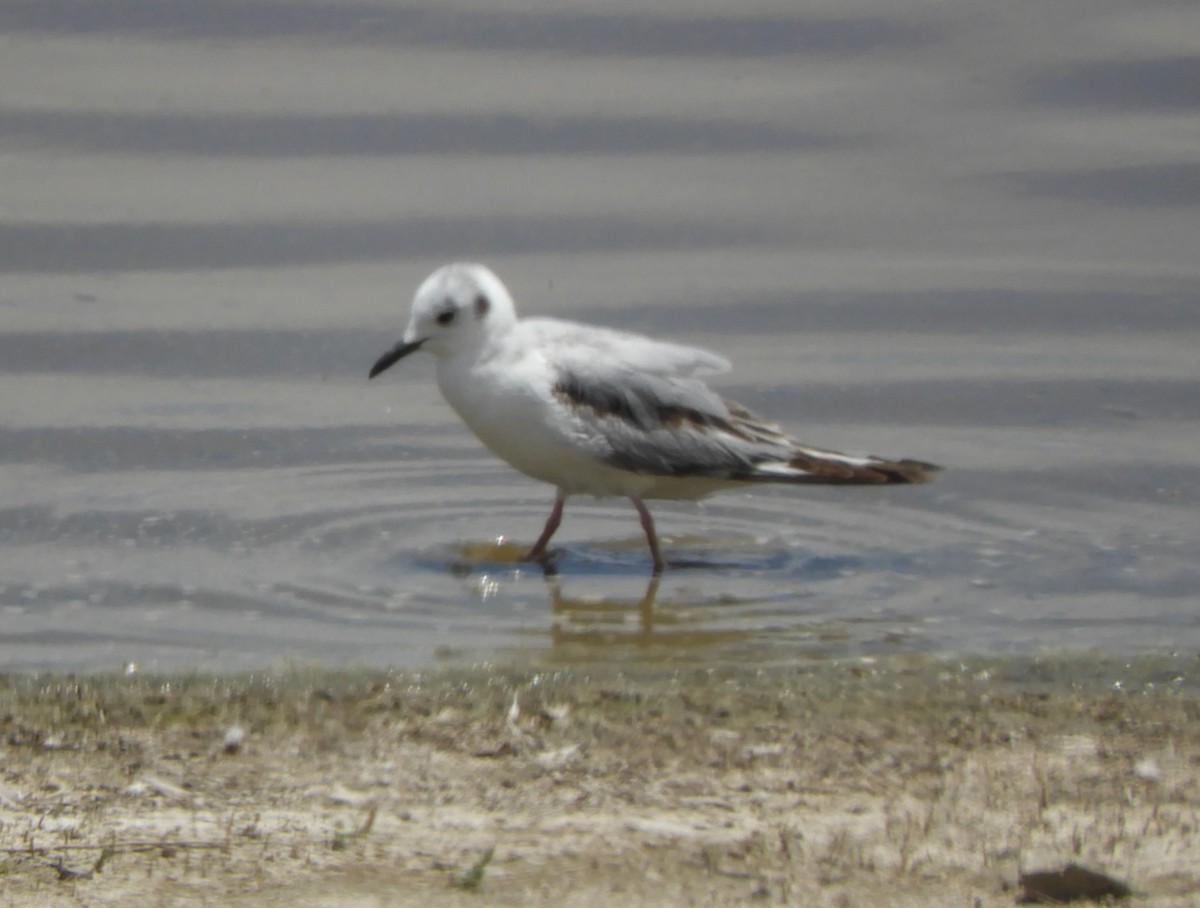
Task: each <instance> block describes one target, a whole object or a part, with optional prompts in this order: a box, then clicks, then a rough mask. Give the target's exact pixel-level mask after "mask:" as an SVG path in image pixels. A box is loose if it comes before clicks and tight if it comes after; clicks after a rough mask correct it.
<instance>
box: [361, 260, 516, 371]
mask: <svg viewBox="0 0 1200 908" xmlns="http://www.w3.org/2000/svg"><path fill="white" fill-rule="evenodd" d="M516 319H517V313H516V307H515V306H514V305H513V301H512V297H511V296H510V295H509V293H508V288H507V287H505V286H504V284H502V283H501V282H500V278H498V277H496V275H494V274H493V273H492V272H491V271H490V270H489V269H488V268H486V267H484V266H483V265H474V264H470V263H466V262H456V263H454V264H453V265H444V266H443V267H441V268H439V269H438V270H437V271H435V272H433V274H431V275H429V277H427V278H425V281H424V283H422V284H421V286H420V287H418V288H417V293H416V295H415V296H414V297H413V302H412V314H411V315H410V316H409V319H408V327H407V328H405V329H404V337H403V338H402V339H401V341H400V343H398V344H396V346H395V347H393V348H392V349H391V350H389V351H388V352H387V353H385V354H384V355H383V356H381V357H380V358H379V361H378V362H376V363H375V365H374V366H373V367H372V368H371V378H374V377H375V376H376V375H378V374H379V373H380V372H382V371H383V370H384V369H387V368H388V367H390V366H392V365H395V364H396V363H397V362H399V361H400V360H401V359H403V358H404V357H405V356H408V354H410V353H412V352H414V351H416V350H428V351H429V352H430V353H432V354H433V355H434V356H436V357H438V358H439V359H445V358H446V357H449V356H454V355H456V354H458V353H464V352H469V351H472V350H478V349H479V348H480V347H482V346H483V344H484V343H485V342H486V341H487V339H488V338H489V337H491V336H493V335H494V334H495V333H496V332H498V331H502V330H504V329H506V328H508V327H509V326H511V325H512V323H513V322H515V321H516Z"/></svg>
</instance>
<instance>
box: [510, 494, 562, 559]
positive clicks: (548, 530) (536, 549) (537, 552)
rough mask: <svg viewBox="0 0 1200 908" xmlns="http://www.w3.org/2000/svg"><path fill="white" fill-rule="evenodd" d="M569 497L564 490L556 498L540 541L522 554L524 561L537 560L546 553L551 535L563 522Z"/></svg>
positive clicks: (539, 538)
mask: <svg viewBox="0 0 1200 908" xmlns="http://www.w3.org/2000/svg"><path fill="white" fill-rule="evenodd" d="M566 501H567V499H566V498H565V497H564V496H563V493H562V492H559V493H558V496H557V497H556V498H555V499H554V507H553V508H552V509H551V511H550V516H549V518H547V520H546V525H545V526H544V527H543V528H542V535H541V536H539V537H538V541H537V542H535V543H534V544H533V548H531V549H530V550H529V551H528V552H526V553H525V554H524V555H522V556H521V560H522V561H537V560H538V559H539V558H541V557H542V556H543V555H544V554H546V546H547V545H549V543H550V537H551V536H553V535H554V533H555V531H556V530H557V529H558V525H559V524H560V523H562V512H563V505H564V504H566Z"/></svg>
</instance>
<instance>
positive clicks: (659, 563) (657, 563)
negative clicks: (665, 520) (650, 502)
mask: <svg viewBox="0 0 1200 908" xmlns="http://www.w3.org/2000/svg"><path fill="white" fill-rule="evenodd" d="M629 500H630V501H632V502H633V506H634V507H635V508H637V512H638V516H639V517H641V518H642V529H643V530H645V531H646V541H647V542H648V543H650V558H651V559H652V560H653V562H654V576H656V577H657V576H658V575H659V574H661V573H662V572H663V568H664V567H666V562H665V561H663V556H662V552H661V551H659V548H658V533H656V532H655V530H654V518H653V517H651V516H650V511H649V509H648V508H647V507H646V505H645V504H643V503H642V499H640V498H630V499H629Z"/></svg>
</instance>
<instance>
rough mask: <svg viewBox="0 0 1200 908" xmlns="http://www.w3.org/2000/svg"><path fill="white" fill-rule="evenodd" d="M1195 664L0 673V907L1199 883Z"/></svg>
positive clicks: (1152, 898) (912, 894) (990, 894)
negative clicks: (1073, 875)
mask: <svg viewBox="0 0 1200 908" xmlns="http://www.w3.org/2000/svg"><path fill="white" fill-rule="evenodd" d="M1198 671H1200V663H1198V662H1197V661H1196V659H1195V658H1194V657H1193V658H1182V657H1165V656H1164V657H1155V658H1143V659H1139V660H1135V661H1132V662H1130V661H1122V660H1113V659H1105V658H1102V657H1098V656H1097V657H1088V658H1081V657H1071V658H1051V657H1045V658H1040V659H1038V658H1028V659H1019V660H1007V661H997V660H971V661H967V662H943V661H937V660H924V659H911V658H909V659H904V658H898V659H891V660H855V661H848V662H844V663H834V662H827V663H823V664H816V665H812V666H807V667H804V668H792V669H777V670H770V671H756V670H747V669H739V668H735V667H715V668H712V669H698V668H686V669H680V670H677V671H664V670H662V669H661V668H657V669H656V668H649V667H641V668H639V667H637V666H636V665H628V666H625V667H624V668H622V669H615V668H608V669H605V668H594V669H593V668H589V669H587V670H586V671H584V670H572V669H554V668H535V667H526V668H522V669H516V668H502V667H498V666H489V667H479V668H475V669H452V670H444V671H439V672H434V673H431V674H426V675H416V674H404V673H382V672H361V673H341V674H329V673H323V672H315V671H305V670H300V669H291V670H286V671H282V672H275V673H272V672H265V673H256V674H255V675H252V676H237V677H213V676H189V677H157V678H152V677H144V676H138V675H134V676H131V677H81V678H68V677H44V678H32V677H7V678H5V679H3V682H2V686H0V700H2V701H3V702H2V704H0V714H2V715H3V717H4V719H3V729H4V742H5V743H4V750H3V752H2V753H3V762H4V776H3V784H2V787H0V821H2V825H0V830H2V832H0V846H2V847H3V849H4V855H3V858H2V859H0V868H2V871H3V874H4V892H5V895H6V896H7V898H8V900H9V902H10V903H11V904H21V905H31V906H43V905H45V906H50V905H60V904H76V903H80V904H89V905H105V904H161V905H193V904H196V905H199V904H214V903H220V904H227V905H262V906H273V905H292V906H297V908H299V906H340V905H346V906H349V905H363V904H381V905H421V904H427V903H428V902H429V900H430V899H435V900H436V902H437V903H438V904H447V905H460V904H461V905H469V904H495V905H596V904H615V903H621V904H647V905H651V904H698V905H727V904H739V903H743V902H754V903H759V904H803V905H818V906H825V905H828V906H844V905H861V904H888V905H914V906H915V905H935V906H937V905H946V906H951V905H953V906H961V905H964V904H965V905H971V904H975V905H980V906H989V905H1011V904H1013V903H1014V901H1015V899H1016V898H1017V896H1018V895H1019V894H1020V891H1021V890H1020V888H1019V886H1018V879H1019V877H1020V875H1021V874H1022V873H1029V872H1032V871H1039V870H1049V869H1056V868H1061V867H1062V866H1064V865H1066V864H1070V863H1075V864H1080V865H1082V866H1084V867H1087V868H1089V869H1091V870H1095V871H1098V872H1103V873H1105V874H1108V875H1109V876H1111V877H1113V878H1115V879H1117V880H1120V881H1123V882H1124V883H1125V884H1127V885H1128V886H1130V887H1131V888H1132V890H1133V891H1134V893H1135V897H1134V904H1147V905H1149V904H1153V905H1164V906H1184V905H1190V904H1194V901H1195V899H1196V897H1197V894H1198V893H1200V875H1198V874H1197V872H1196V867H1197V866H1200V862H1198V858H1200V847H1198V845H1197V842H1200V838H1198V837H1197V836H1196V834H1195V831H1196V828H1197V824H1198V823H1200V784H1198V782H1197V774H1196V765H1197V763H1198V762H1200V722H1198V721H1197V719H1198V718H1200V715H1198V714H1200V695H1198V688H1197V683H1196V680H1197V672H1198Z"/></svg>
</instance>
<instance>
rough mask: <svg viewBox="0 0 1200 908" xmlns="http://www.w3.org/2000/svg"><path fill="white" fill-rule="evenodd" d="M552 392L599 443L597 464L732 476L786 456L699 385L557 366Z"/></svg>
mask: <svg viewBox="0 0 1200 908" xmlns="http://www.w3.org/2000/svg"><path fill="white" fill-rule="evenodd" d="M554 393H555V395H556V396H557V397H558V398H559V400H560V401H561V402H562V403H563V404H564V405H565V406H566V407H567V408H568V409H569V410H570V412H571V414H572V416H573V418H574V420H575V421H576V424H577V425H578V426H579V428H581V429H582V430H583V431H584V432H586V433H587V434H588V435H591V436H592V437H593V439H594V440H598V441H599V442H600V444H599V445H595V444H594V445H593V449H594V450H597V449H598V451H599V454H600V457H601V459H602V460H604V462H605V463H607V464H609V465H610V466H614V467H618V468H620V469H623V470H630V471H632V472H635V473H646V474H651V475H655V476H706V477H716V478H733V477H736V476H738V475H743V474H746V473H748V472H750V471H751V470H752V469H753V467H754V464H756V463H760V462H762V461H764V460H770V459H778V458H780V457H784V456H786V453H787V446H786V443H785V440H784V439H783V437H782V436H780V435H778V433H776V432H775V431H774V427H773V426H770V425H769V424H766V423H740V422H739V421H738V417H737V415H736V414H735V413H733V412H732V411H731V410H730V405H729V404H728V403H727V402H726V401H725V400H723V399H722V398H721V397H720V396H719V395H717V394H715V393H714V392H713V391H712V390H710V389H709V388H708V387H707V386H706V385H705V384H704V383H703V382H702V381H700V380H698V379H694V378H673V377H668V376H662V375H654V374H649V373H646V372H641V371H638V370H634V369H629V368H621V367H614V366H613V364H611V363H600V364H597V363H594V364H592V366H591V367H588V366H582V367H576V368H574V369H566V368H560V369H559V372H558V381H557V382H556V384H555V386H554ZM746 415H747V416H748V415H749V414H746Z"/></svg>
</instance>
